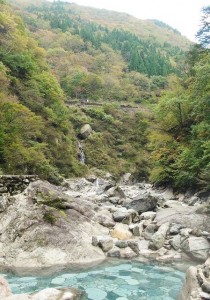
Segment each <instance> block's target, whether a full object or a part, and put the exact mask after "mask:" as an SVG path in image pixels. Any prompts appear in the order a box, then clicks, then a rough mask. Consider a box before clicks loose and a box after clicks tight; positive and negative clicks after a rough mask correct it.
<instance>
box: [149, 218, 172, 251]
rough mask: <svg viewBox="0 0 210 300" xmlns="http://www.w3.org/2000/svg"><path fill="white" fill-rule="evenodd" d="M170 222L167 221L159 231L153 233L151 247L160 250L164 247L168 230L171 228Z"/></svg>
mask: <svg viewBox="0 0 210 300" xmlns="http://www.w3.org/2000/svg"><path fill="white" fill-rule="evenodd" d="M169 225H170V224H169V223H165V224H163V225H161V226H160V228H159V229H158V231H157V232H156V233H154V234H153V236H152V238H151V242H150V245H149V247H150V249H152V250H158V249H160V248H162V247H163V245H164V243H165V239H166V235H167V232H168V230H169Z"/></svg>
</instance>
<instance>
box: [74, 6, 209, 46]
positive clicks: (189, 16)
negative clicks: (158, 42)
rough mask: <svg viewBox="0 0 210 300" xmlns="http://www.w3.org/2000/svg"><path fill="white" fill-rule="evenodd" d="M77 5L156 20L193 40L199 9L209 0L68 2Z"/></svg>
mask: <svg viewBox="0 0 210 300" xmlns="http://www.w3.org/2000/svg"><path fill="white" fill-rule="evenodd" d="M68 1H69V2H73V3H76V4H79V5H84V6H92V7H97V8H105V9H109V10H114V11H119V12H125V13H128V14H130V15H132V16H135V17H137V18H139V19H158V20H160V21H163V22H165V23H167V24H168V25H170V26H172V27H173V28H175V29H178V30H179V31H180V32H181V34H182V35H184V36H186V37H188V38H189V39H190V40H191V41H196V40H195V34H196V33H197V31H198V29H199V25H200V19H201V9H202V7H203V6H207V5H210V0H72V1H70V0H68Z"/></svg>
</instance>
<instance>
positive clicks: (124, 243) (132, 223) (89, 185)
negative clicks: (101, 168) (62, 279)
mask: <svg viewBox="0 0 210 300" xmlns="http://www.w3.org/2000/svg"><path fill="white" fill-rule="evenodd" d="M208 201H209V199H208V195H206V194H205V193H197V194H196V195H189V193H187V194H185V195H184V194H177V195H174V194H173V193H172V191H171V190H169V189H165V190H164V189H159V190H157V189H154V188H153V187H152V186H151V185H150V184H147V183H133V182H132V178H131V176H129V174H126V175H125V176H124V177H123V178H122V179H121V181H119V182H116V181H115V180H114V179H113V178H112V177H111V176H110V175H107V176H106V177H105V178H97V177H95V176H89V177H87V178H80V179H69V180H65V182H64V183H63V185H62V186H59V187H58V186H54V185H52V184H50V183H48V182H44V181H40V180H37V181H35V182H32V183H31V184H30V185H29V186H28V187H27V188H26V189H25V190H24V192H22V193H20V194H17V195H13V196H11V195H9V194H4V195H2V196H1V199H0V234H1V235H0V266H1V268H2V269H11V270H13V271H15V272H17V273H21V274H27V273H28V274H31V273H32V272H33V273H34V274H35V273H37V272H38V273H40V272H43V273H49V272H53V271H55V270H58V269H59V270H62V269H64V268H66V267H71V268H72V269H78V268H81V269H82V268H86V267H87V266H90V265H94V264H98V263H100V262H102V261H104V260H106V259H108V258H109V257H117V258H123V259H132V258H135V259H136V258H137V259H139V260H141V261H144V260H148V259H152V260H157V261H161V262H162V261H164V262H166V261H167V262H170V261H174V260H184V259H188V260H190V259H193V260H198V261H199V262H205V261H206V260H207V259H208V254H209V250H210V243H209V240H210V233H209V232H210V214H209V208H208V205H207V204H208ZM206 265H209V263H208V260H207V263H206ZM206 268H207V267H206ZM200 269H201V270H203V269H202V267H201V268H199V270H200ZM196 270H197V269H196ZM196 272H198V271H196ZM199 272H200V271H199ZM196 274H197V273H196ZM199 274H200V277H201V278H202V279H200V281H199V280H197V278H198V276H197V275H196V280H197V282H198V287H199V288H198V289H197V297H198V298H187V297H188V296H186V293H187V292H186V291H187V289H188V288H185V290H184V289H183V292H182V298H181V299H185V300H186V299H210V297H209V298H201V297H204V296H205V297H207V296H206V295H207V294H208V290H207V289H205V288H202V286H203V283H202V280H203V282H204V279H205V286H206V285H207V283H208V280H209V279H208V278H209V273H206V272H203V276H204V277H202V276H201V272H200V273H199ZM191 277H192V276H191ZM191 277H190V278H191ZM187 280H188V281H189V276H188V279H187ZM187 286H188V287H189V284H188V285H187ZM198 291H199V292H198ZM200 293H201V294H200ZM202 293H203V294H202ZM188 294H189V290H188ZM183 295H184V296H183ZM183 297H185V298H183ZM199 297H200V298H199ZM5 299H6V298H5ZM49 299H50V298H49ZM61 299H63V298H61Z"/></svg>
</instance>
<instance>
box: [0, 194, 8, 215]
mask: <svg viewBox="0 0 210 300" xmlns="http://www.w3.org/2000/svg"><path fill="white" fill-rule="evenodd" d="M8 204H9V197H8V196H6V195H2V196H0V213H1V212H3V211H5V210H6V208H7V206H8Z"/></svg>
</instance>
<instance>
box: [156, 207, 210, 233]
mask: <svg viewBox="0 0 210 300" xmlns="http://www.w3.org/2000/svg"><path fill="white" fill-rule="evenodd" d="M197 210H198V208H197V207H194V206H186V205H185V206H183V205H179V206H177V207H173V208H165V209H160V210H158V211H157V215H156V218H155V221H157V223H158V224H164V223H166V222H170V223H176V224H180V225H182V227H188V228H191V229H192V230H201V231H207V232H209V231H210V215H209V214H202V215H201V214H199V213H198V212H197Z"/></svg>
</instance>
